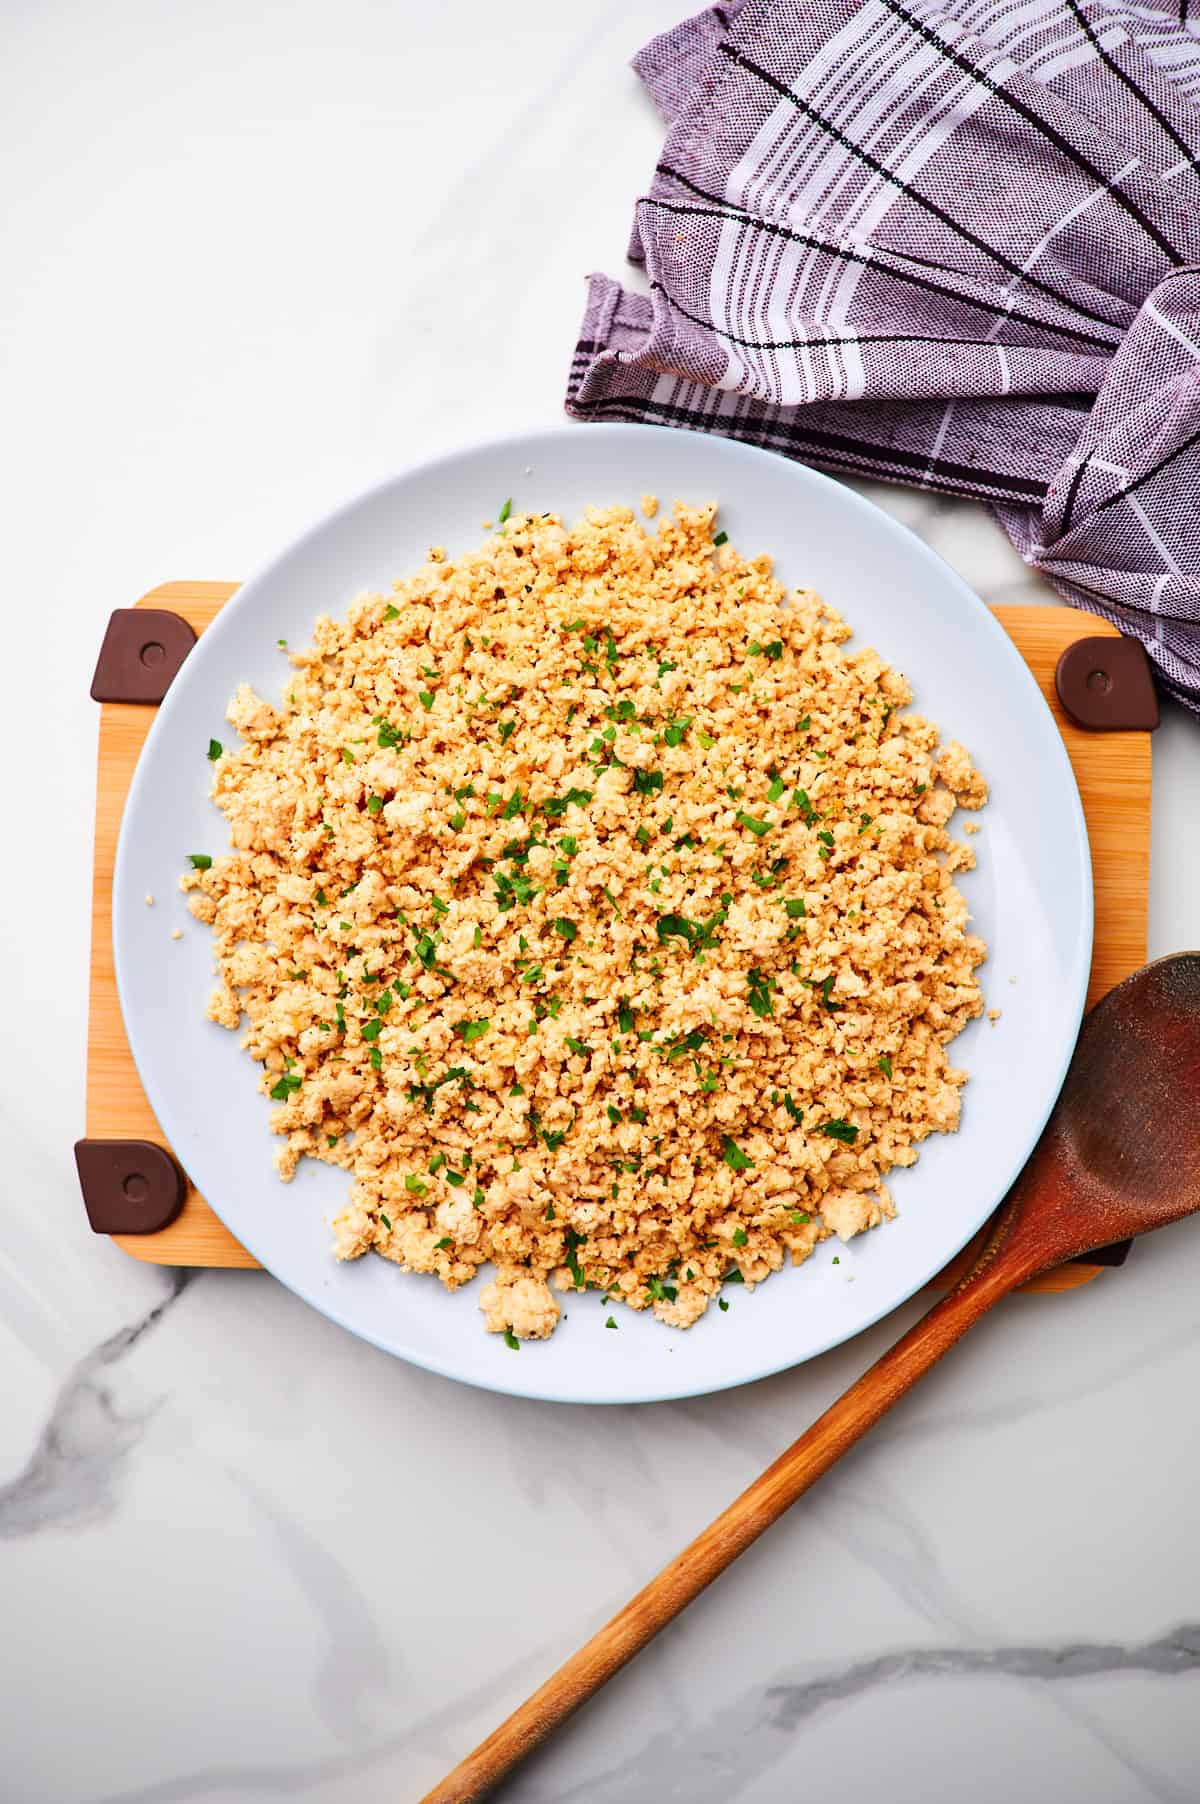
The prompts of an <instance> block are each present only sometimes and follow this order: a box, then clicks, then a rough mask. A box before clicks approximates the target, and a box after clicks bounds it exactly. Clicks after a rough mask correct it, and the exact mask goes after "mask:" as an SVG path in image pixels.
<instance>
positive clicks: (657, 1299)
mask: <svg viewBox="0 0 1200 1804" xmlns="http://www.w3.org/2000/svg"><path fill="white" fill-rule="evenodd" d="M678 1295H679V1292H678V1290H677V1289H676V1288H675V1286H674V1285H673V1284H666V1283H664V1281H663V1280H662V1279H661V1278H659V1277H651V1278H647V1279H646V1300H647V1302H650V1303H673V1302H674V1301H675V1299H676V1297H677V1296H678Z"/></svg>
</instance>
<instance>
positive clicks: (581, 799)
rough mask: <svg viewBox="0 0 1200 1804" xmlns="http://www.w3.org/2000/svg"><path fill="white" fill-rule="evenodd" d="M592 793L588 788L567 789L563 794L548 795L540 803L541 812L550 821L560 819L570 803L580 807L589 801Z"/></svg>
mask: <svg viewBox="0 0 1200 1804" xmlns="http://www.w3.org/2000/svg"><path fill="white" fill-rule="evenodd" d="M593 793H594V792H593V791H592V790H590V789H568V791H567V793H566V795H565V796H548V797H547V799H546V800H545V801H544V802H543V803H542V805H541V808H542V813H543V814H544V815H546V816H547V817H548V818H549V819H550V820H552V821H555V820H560V819H561V818H562V816H563V815H564V814H565V813H566V812H567V809H568V808H570V807H571V806H572V805H574V806H576V807H578V808H582V807H583V806H584V805H585V803H587V802H590V801H591V800H592V796H593Z"/></svg>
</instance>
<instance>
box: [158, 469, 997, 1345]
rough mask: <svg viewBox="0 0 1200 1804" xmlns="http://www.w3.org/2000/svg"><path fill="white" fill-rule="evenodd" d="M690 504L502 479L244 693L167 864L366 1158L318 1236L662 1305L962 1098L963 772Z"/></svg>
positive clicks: (279, 1078) (974, 989) (344, 1160)
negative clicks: (545, 491)
mask: <svg viewBox="0 0 1200 1804" xmlns="http://www.w3.org/2000/svg"><path fill="white" fill-rule="evenodd" d="M656 505H657V504H656V503H655V502H654V499H653V497H647V498H646V503H645V511H646V512H647V513H650V512H652V511H653V510H654V508H655V506H656ZM714 513H715V510H714V509H713V508H711V507H705V508H685V507H677V508H676V510H675V513H674V516H673V517H672V518H664V519H663V520H662V522H661V524H660V525H659V526H658V529H657V531H653V532H647V531H646V530H644V529H643V527H642V526H641V525H640V524H639V523H638V522H637V521H636V520H635V519H634V517H633V515H632V513H631V512H630V510H629V509H627V508H619V507H614V508H608V509H604V510H601V509H592V510H589V512H588V513H587V515H586V517H585V518H584V519H582V520H581V521H579V522H578V523H577V524H576V525H574V526H564V525H563V524H562V522H561V521H560V520H559V519H558V518H556V517H555V516H553V515H513V516H512V517H511V518H509V519H508V520H507V521H506V522H505V524H504V525H503V526H502V527H501V528H500V530H499V531H498V532H497V533H496V534H495V535H494V536H493V537H491V538H489V539H488V540H487V542H486V543H485V544H484V545H483V546H482V547H481V548H480V549H479V550H478V551H474V552H471V553H470V554H468V555H467V556H464V557H462V558H461V559H459V560H457V561H450V560H448V559H447V558H446V557H445V555H444V554H443V553H442V552H441V551H440V550H439V549H437V548H435V549H434V550H433V551H432V552H431V553H430V555H429V561H428V563H427V564H426V565H425V566H424V567H423V568H422V569H421V570H420V571H419V572H418V573H417V574H416V575H415V576H414V577H412V578H411V579H409V580H407V581H404V582H399V583H397V584H396V585H395V586H394V589H393V592H392V594H391V595H386V596H385V595H365V596H363V597H361V598H360V599H359V600H358V601H357V602H355V603H354V605H353V606H352V607H351V608H350V610H349V613H348V616H347V618H346V620H345V622H339V621H334V620H330V619H321V620H319V621H318V622H317V626H316V631H315V634H314V638H313V643H312V645H311V646H310V647H309V648H308V649H306V650H304V651H298V652H293V653H292V654H291V656H290V662H291V665H292V672H293V674H292V678H291V681H290V683H289V684H288V686H287V688H286V690H285V693H284V695H283V698H282V701H281V703H280V704H279V706H273V705H272V704H271V703H270V702H267V701H264V700H262V699H260V697H259V696H257V695H256V694H254V692H253V691H252V690H251V689H249V688H246V687H243V688H242V689H240V690H239V691H238V693H237V695H236V696H235V697H234V699H233V702H232V703H231V705H230V709H229V719H230V721H231V722H232V723H233V725H234V726H235V727H236V728H237V729H238V730H239V732H240V734H241V735H242V738H243V740H244V744H243V745H242V746H241V747H240V748H238V749H236V750H231V751H227V752H224V753H223V754H222V755H220V756H219V757H218V758H217V760H216V763H215V774H214V778H213V787H212V794H213V799H214V800H215V802H216V803H217V806H218V807H219V808H220V809H221V811H222V812H223V813H224V815H225V816H226V818H227V820H228V822H229V828H230V837H231V843H232V847H233V850H232V851H231V852H230V853H229V854H228V855H226V856H223V857H219V858H216V859H214V861H213V863H212V865H211V867H210V868H207V869H200V870H192V871H189V872H188V873H187V875H186V876H185V877H184V878H183V880H182V882H183V886H184V888H185V889H187V890H190V891H192V892H194V893H193V894H192V897H191V908H192V912H193V913H194V914H195V915H197V916H198V917H199V919H200V920H202V921H207V922H211V923H212V924H213V927H214V930H215V951H216V957H217V964H218V969H219V972H220V976H221V985H220V988H219V989H218V990H217V992H216V993H215V995H214V996H213V998H212V1001H211V1003H210V1005H209V1015H210V1017H211V1018H212V1020H214V1021H216V1022H219V1023H221V1024H222V1025H223V1026H225V1027H229V1028H237V1027H238V1026H240V1025H241V1023H242V1020H243V1017H244V1018H245V1020H246V1022H247V1026H246V1028H245V1033H244V1037H243V1041H242V1044H243V1045H244V1046H245V1048H246V1049H247V1050H248V1051H249V1052H250V1054H251V1056H252V1057H253V1058H254V1059H256V1060H258V1061H259V1063H260V1064H261V1065H262V1067H263V1073H262V1078H261V1084H262V1088H263V1089H264V1091H266V1092H268V1093H269V1094H270V1096H272V1097H273V1098H274V1099H275V1101H276V1102H277V1104H278V1107H277V1108H276V1110H275V1112H274V1114H273V1117H272V1127H273V1129H274V1131H275V1132H276V1133H277V1134H279V1135H280V1136H281V1138H282V1144H281V1146H280V1149H279V1152H278V1154H277V1163H278V1166H279V1171H280V1174H281V1176H282V1177H284V1178H285V1179H286V1178H290V1177H291V1176H292V1174H293V1172H294V1171H295V1169H296V1166H297V1164H298V1162H299V1161H300V1159H301V1158H304V1157H309V1158H314V1159H321V1160H324V1161H326V1162H327V1163H331V1164H335V1165H339V1166H341V1167H342V1168H343V1169H344V1170H346V1171H347V1172H348V1173H350V1174H351V1175H352V1179H353V1182H352V1185H351V1188H350V1196H349V1202H348V1204H347V1206H346V1208H345V1209H344V1210H343V1212H342V1213H341V1214H340V1215H339V1216H338V1217H337V1219H336V1221H335V1223H334V1230H335V1236H336V1251H337V1254H338V1256H339V1257H340V1258H343V1259H353V1258H356V1257H358V1255H360V1254H362V1253H365V1252H367V1251H370V1250H374V1251H376V1252H379V1253H382V1254H384V1255H385V1257H387V1258H389V1259H393V1260H395V1261H396V1262H397V1264H399V1265H401V1266H403V1267H404V1268H405V1269H406V1270H409V1271H414V1272H430V1273H433V1274H435V1275H436V1276H437V1277H439V1278H440V1279H441V1281H442V1282H443V1284H445V1285H447V1286H448V1287H449V1288H451V1289H454V1288H456V1287H457V1286H458V1285H460V1284H465V1283H466V1282H468V1281H469V1280H470V1279H471V1278H473V1277H474V1276H475V1275H476V1273H477V1271H478V1269H479V1267H480V1266H481V1265H483V1264H485V1263H487V1262H494V1263H495V1267H496V1274H495V1277H494V1278H493V1279H492V1281H491V1282H490V1283H488V1284H487V1285H486V1287H485V1288H484V1289H483V1291H482V1294H481V1296H480V1308H481V1309H482V1311H483V1315H484V1320H485V1322H486V1325H487V1327H488V1328H489V1329H491V1330H492V1331H493V1332H497V1333H504V1334H505V1335H506V1337H507V1338H508V1340H509V1343H510V1344H516V1342H517V1341H518V1340H519V1339H525V1338H529V1337H534V1338H538V1337H541V1336H545V1335H548V1334H549V1333H550V1332H551V1331H552V1329H553V1328H554V1326H555V1324H556V1322H557V1321H558V1316H559V1304H558V1300H557V1298H556V1296H555V1294H554V1292H555V1290H558V1291H559V1292H562V1291H565V1290H570V1289H572V1288H582V1287H585V1286H590V1287H595V1288H597V1289H600V1290H603V1291H604V1292H606V1293H608V1295H610V1296H611V1297H612V1298H614V1299H617V1300H619V1301H621V1302H624V1303H627V1304H628V1305H629V1306H630V1307H631V1308H633V1309H644V1308H652V1309H653V1311H654V1313H655V1315H656V1316H657V1317H658V1318H659V1320H660V1321H662V1322H665V1323H668V1324H670V1325H671V1326H673V1327H677V1328H686V1327H688V1326H689V1325H690V1324H691V1323H693V1322H694V1321H695V1320H696V1319H697V1317H698V1316H700V1315H702V1314H703V1313H704V1311H705V1309H706V1308H707V1307H708V1305H709V1303H710V1302H711V1301H712V1300H713V1299H714V1298H715V1297H717V1296H718V1295H719V1293H720V1292H721V1289H722V1286H723V1285H725V1284H728V1283H730V1282H739V1281H740V1282H742V1283H744V1284H745V1285H746V1286H747V1287H750V1286H752V1285H754V1284H756V1283H758V1282H759V1281H761V1280H762V1279H763V1278H765V1277H766V1276H767V1275H768V1274H769V1273H770V1272H772V1271H776V1270H778V1269H779V1267H780V1266H782V1265H783V1263H784V1261H785V1260H786V1259H789V1258H790V1260H791V1261H792V1263H793V1264H799V1263H800V1262H801V1261H802V1260H804V1259H806V1258H807V1257H808V1255H809V1254H810V1253H811V1252H812V1250H813V1248H814V1246H815V1245H816V1244H817V1243H818V1241H821V1240H823V1239H825V1238H827V1237H828V1236H829V1235H830V1234H837V1235H839V1236H841V1237H842V1239H847V1238H849V1237H850V1236H851V1235H854V1234H857V1233H859V1232H860V1231H861V1230H863V1229H865V1228H869V1227H873V1226H875V1225H876V1224H877V1223H878V1222H880V1221H881V1220H883V1219H884V1218H885V1217H888V1216H891V1215H892V1214H894V1208H893V1205H892V1202H891V1200H890V1198H889V1195H888V1191H887V1189H886V1187H885V1184H884V1177H885V1175H886V1173H887V1172H888V1170H889V1169H890V1167H892V1166H894V1165H911V1164H912V1163H913V1162H914V1160H915V1159H916V1157H917V1152H916V1147H917V1143H918V1142H919V1141H921V1140H923V1139H924V1138H925V1136H926V1135H927V1134H929V1133H932V1132H935V1131H942V1132H944V1131H948V1130H951V1129H953V1128H955V1127H956V1126H957V1123H958V1119H959V1106H960V1089H961V1086H962V1084H963V1082H964V1081H965V1073H964V1072H962V1071H957V1070H954V1069H953V1068H952V1067H951V1066H950V1065H949V1063H948V1062H947V1057H946V1051H945V1048H946V1045H947V1043H948V1042H949V1041H950V1040H952V1039H953V1038H954V1036H955V1035H956V1034H957V1033H958V1032H959V1030H960V1029H961V1028H962V1027H963V1025H964V1024H965V1023H966V1022H967V1021H969V1020H970V1019H971V1018H972V1017H973V1016H976V1015H978V1014H980V1012H981V1010H982V998H981V995H980V990H979V986H978V984H977V982H976V979H975V969H976V967H977V966H978V965H979V964H980V963H981V961H982V960H983V958H984V954H985V948H984V946H983V944H982V943H981V941H980V940H979V939H977V938H975V937H974V936H972V935H971V934H969V933H968V932H967V910H966V905H965V903H964V901H963V898H962V896H961V894H960V893H959V891H958V890H957V889H956V888H955V885H954V881H953V874H954V872H955V871H958V870H963V869H966V868H968V867H969V866H970V865H972V864H973V862H974V858H973V853H972V850H971V849H970V848H969V847H967V846H966V845H962V844H957V843H955V842H954V841H953V840H951V839H950V838H949V837H948V835H947V833H946V825H947V822H948V821H949V818H950V816H951V815H952V814H953V812H954V810H955V807H956V806H957V805H962V806H963V807H966V808H978V807H980V806H981V805H982V804H983V803H984V801H986V799H987V791H986V787H985V785H984V783H983V780H982V779H981V777H980V776H979V775H978V773H977V772H976V771H975V770H974V769H973V767H972V765H971V762H970V759H969V757H968V755H967V753H966V752H965V751H964V750H963V748H962V746H960V745H957V744H953V743H951V744H948V745H945V746H943V747H941V748H940V749H939V745H938V731H937V728H936V727H935V726H934V725H933V724H932V722H930V721H928V720H923V719H921V718H920V717H919V716H917V715H915V714H909V713H903V712H902V710H903V709H904V708H905V706H906V704H907V703H908V702H909V700H910V699H911V698H910V691H909V688H908V685H907V683H906V682H905V680H904V678H903V677H902V676H901V675H899V674H898V673H897V672H896V671H894V670H891V669H889V668H888V667H887V665H885V664H884V662H883V661H882V659H881V658H880V657H879V656H878V654H877V653H875V652H874V651H870V650H861V651H855V652H851V651H848V650H847V649H846V641H847V640H848V639H849V637H850V628H849V627H848V626H846V625H845V624H844V623H843V621H842V620H841V618H840V617H839V616H838V615H837V614H836V613H835V612H834V611H833V610H832V609H831V608H829V607H827V606H826V605H825V604H824V603H823V602H822V601H820V600H819V598H818V597H817V596H816V595H813V594H810V593H806V592H805V593H798V594H796V595H794V596H792V597H791V598H790V601H789V602H788V603H787V604H786V605H785V598H784V594H783V591H782V589H781V587H780V585H779V584H778V583H777V582H776V581H775V580H774V578H773V576H772V573H771V562H770V559H769V558H766V557H754V558H746V557H743V556H741V555H740V554H739V553H738V552H737V551H736V550H735V549H734V548H733V547H732V546H731V545H728V544H726V543H725V535H724V534H723V533H720V534H718V535H717V536H716V538H715V539H714V536H713V521H714ZM551 1286H553V1287H554V1288H553V1289H552V1288H551Z"/></svg>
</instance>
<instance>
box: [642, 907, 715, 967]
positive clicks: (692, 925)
mask: <svg viewBox="0 0 1200 1804" xmlns="http://www.w3.org/2000/svg"><path fill="white" fill-rule="evenodd" d="M724 922H725V910H724V909H723V908H722V909H719V910H718V911H717V913H716V914H715V915H710V916H709V918H708V920H707V921H692V920H689V918H688V917H687V915H680V914H666V915H659V917H658V920H657V922H656V923H655V928H656V931H657V933H658V938H659V943H660V945H666V943H667V941H668V940H669V939H671V938H673V937H674V938H678V939H682V940H686V941H687V943H688V945H689V946H690V947H691V949H692V952H693V953H694V954H696V955H697V956H699V954H700V953H701V952H705V951H710V950H711V949H712V947H713V946H715V945H716V943H717V929H718V927H721V926H723V925H724Z"/></svg>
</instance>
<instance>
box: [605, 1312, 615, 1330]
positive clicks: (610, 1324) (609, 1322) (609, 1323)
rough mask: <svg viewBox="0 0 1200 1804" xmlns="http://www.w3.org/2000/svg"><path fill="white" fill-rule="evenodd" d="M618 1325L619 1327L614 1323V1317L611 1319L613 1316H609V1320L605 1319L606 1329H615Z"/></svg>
mask: <svg viewBox="0 0 1200 1804" xmlns="http://www.w3.org/2000/svg"><path fill="white" fill-rule="evenodd" d="M616 1325H617V1324H616V1323H615V1322H614V1321H613V1319H612V1317H611V1315H610V1316H608V1317H607V1318H606V1319H605V1323H604V1326H605V1327H606V1328H615V1327H616Z"/></svg>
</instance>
